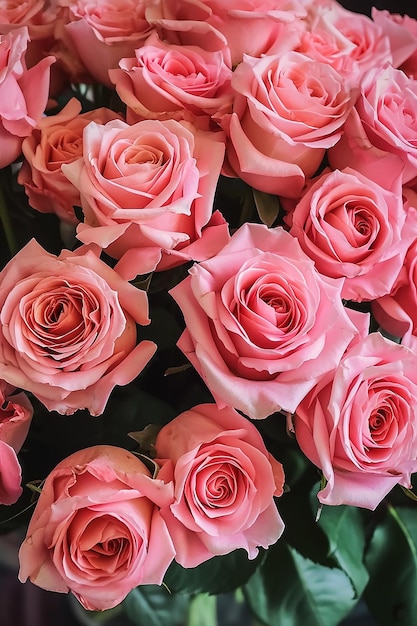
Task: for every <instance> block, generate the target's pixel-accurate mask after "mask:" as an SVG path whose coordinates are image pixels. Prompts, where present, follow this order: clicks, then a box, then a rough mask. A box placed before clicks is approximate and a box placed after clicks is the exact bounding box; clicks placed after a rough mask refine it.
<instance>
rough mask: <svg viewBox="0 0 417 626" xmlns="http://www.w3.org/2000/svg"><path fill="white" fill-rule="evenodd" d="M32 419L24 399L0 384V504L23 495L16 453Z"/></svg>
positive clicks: (29, 406) (30, 407)
mask: <svg viewBox="0 0 417 626" xmlns="http://www.w3.org/2000/svg"><path fill="white" fill-rule="evenodd" d="M32 415H33V407H32V405H31V403H30V402H29V399H28V398H27V396H26V395H25V394H24V393H23V392H16V390H15V389H14V387H11V386H10V385H8V384H7V383H6V382H4V381H0V504H14V503H15V502H16V500H17V499H18V498H19V496H20V495H21V493H22V487H21V484H20V483H21V474H22V472H21V468H20V464H19V461H18V459H17V453H18V452H19V451H20V448H21V447H22V445H23V443H24V441H25V439H26V436H27V434H28V431H29V426H30V422H31V419H32Z"/></svg>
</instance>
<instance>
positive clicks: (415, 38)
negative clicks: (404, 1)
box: [372, 7, 417, 77]
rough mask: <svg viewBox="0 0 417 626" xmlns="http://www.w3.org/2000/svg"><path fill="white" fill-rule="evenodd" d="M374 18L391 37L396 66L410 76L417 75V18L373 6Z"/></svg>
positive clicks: (393, 62)
mask: <svg viewBox="0 0 417 626" xmlns="http://www.w3.org/2000/svg"><path fill="white" fill-rule="evenodd" d="M372 18H373V20H374V22H375V23H376V24H378V26H379V27H380V28H381V30H382V31H383V32H384V33H385V34H386V36H387V37H388V39H389V42H390V47H391V52H392V57H393V61H392V64H393V66H394V67H399V68H400V69H402V70H403V72H405V73H406V74H407V75H408V76H410V77H413V76H414V77H416V76H417V20H416V19H414V18H413V17H410V16H409V15H399V14H398V13H390V12H389V11H378V9H376V8H375V7H373V8H372Z"/></svg>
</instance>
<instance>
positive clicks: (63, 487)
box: [19, 445, 174, 611]
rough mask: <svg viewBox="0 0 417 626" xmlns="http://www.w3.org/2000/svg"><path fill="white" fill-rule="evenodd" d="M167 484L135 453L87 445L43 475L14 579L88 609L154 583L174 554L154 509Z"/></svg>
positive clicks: (163, 499)
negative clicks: (64, 595) (64, 596)
mask: <svg viewBox="0 0 417 626" xmlns="http://www.w3.org/2000/svg"><path fill="white" fill-rule="evenodd" d="M170 499H172V489H171V486H170V485H164V484H163V483H162V481H160V480H157V479H154V478H152V476H151V473H150V471H149V470H148V469H147V468H146V466H145V465H144V464H143V463H142V461H140V460H139V459H138V458H137V457H136V456H135V455H134V454H132V453H131V452H128V451H127V450H123V449H122V448H117V447H115V446H107V445H103V446H93V447H91V448H87V449H85V450H79V451H77V452H75V453H74V454H72V455H71V456H69V457H68V458H66V459H64V460H63V461H61V463H59V464H58V465H57V466H56V467H55V469H53V470H52V472H51V473H50V474H49V475H48V477H47V479H46V481H45V484H44V486H43V488H42V493H41V495H40V497H39V500H38V502H37V504H36V508H35V511H34V513H33V515H32V518H31V520H30V523H29V527H28V530H27V534H26V539H25V541H24V542H23V544H22V546H21V548H20V551H19V560H20V572H19V579H20V581H21V582H25V581H26V580H27V579H28V578H29V579H30V580H31V581H32V582H33V583H34V584H35V585H38V586H39V587H42V588H43V589H47V590H49V591H55V592H59V593H67V592H68V591H71V592H72V593H73V594H74V595H75V596H76V598H77V599H78V600H79V601H80V602H81V604H82V605H83V606H84V607H85V608H86V609H88V610H96V611H102V610H106V609H110V608H112V607H114V606H116V605H117V604H120V602H122V600H123V599H124V598H125V597H126V595H127V594H128V593H129V591H131V590H132V589H133V588H134V587H137V586H138V585H144V584H157V585H160V584H161V582H162V579H163V577H164V575H165V572H166V570H167V569H168V566H169V565H170V563H171V562H172V559H173V557H174V549H173V546H172V542H171V539H170V536H169V534H168V531H167V528H166V525H165V523H164V521H163V520H162V518H161V516H160V513H159V507H160V506H164V505H166V503H167V502H169V501H170Z"/></svg>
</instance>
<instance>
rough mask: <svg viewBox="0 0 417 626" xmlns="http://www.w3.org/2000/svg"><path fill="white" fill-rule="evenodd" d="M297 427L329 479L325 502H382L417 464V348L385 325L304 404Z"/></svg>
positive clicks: (371, 505)
mask: <svg viewBox="0 0 417 626" xmlns="http://www.w3.org/2000/svg"><path fill="white" fill-rule="evenodd" d="M295 435H296V438H297V441H298V443H299V445H300V447H301V449H302V451H303V452H304V454H305V455H306V456H307V457H308V458H309V459H310V460H311V461H312V462H313V463H314V464H315V465H317V467H319V468H321V470H322V472H323V476H324V478H325V479H326V481H327V484H326V486H325V487H324V488H323V489H321V491H320V492H319V494H318V498H319V500H320V502H322V503H323V504H330V505H338V504H350V505H353V506H360V507H364V508H368V509H375V507H376V506H377V505H378V504H379V503H380V502H381V500H382V499H383V498H384V497H385V496H386V495H387V494H388V492H389V491H390V490H391V489H392V488H393V487H394V485H396V484H400V485H403V486H404V487H406V488H411V484H410V476H411V473H413V472H415V471H416V470H417V354H416V353H415V352H413V351H412V350H410V349H409V348H406V347H405V346H401V345H399V344H397V343H394V342H393V341H390V340H389V339H386V338H385V337H383V336H382V335H380V334H379V333H372V334H370V335H368V337H367V338H366V339H365V340H363V341H361V342H358V343H357V344H356V345H355V346H354V347H353V348H352V349H351V350H349V351H348V352H347V353H346V355H345V356H344V358H343V359H342V360H341V362H340V365H339V367H338V368H337V370H336V372H335V373H334V374H332V375H331V376H329V377H328V379H327V380H326V379H324V380H323V381H322V382H320V383H319V384H318V385H317V386H316V387H315V388H314V389H313V390H312V391H311V393H310V394H309V395H308V396H307V397H306V398H305V400H303V402H302V403H301V404H300V406H299V407H298V408H297V411H296V416H295Z"/></svg>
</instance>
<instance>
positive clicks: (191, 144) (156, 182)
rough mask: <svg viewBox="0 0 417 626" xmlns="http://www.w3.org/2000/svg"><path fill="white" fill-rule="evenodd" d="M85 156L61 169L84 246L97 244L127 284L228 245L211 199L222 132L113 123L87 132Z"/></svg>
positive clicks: (156, 122) (181, 125)
mask: <svg viewBox="0 0 417 626" xmlns="http://www.w3.org/2000/svg"><path fill="white" fill-rule="evenodd" d="M83 142H84V143H83V157H82V158H81V159H79V160H78V161H75V162H73V163H71V164H65V165H63V166H62V170H63V172H64V174H65V175H66V176H67V177H68V178H69V180H70V181H71V182H72V183H73V184H74V185H75V186H76V187H77V188H78V189H79V191H80V196H81V203H82V209H83V213H84V223H83V224H80V225H79V226H78V229H77V236H78V238H79V239H80V240H81V241H83V242H84V243H95V244H97V245H99V246H100V247H101V248H103V249H105V250H106V252H107V253H108V254H109V255H110V256H112V257H113V258H115V259H120V262H119V263H118V265H117V271H118V272H119V273H121V274H122V275H123V276H124V277H125V278H127V279H129V280H131V279H133V278H135V277H136V275H137V274H146V273H147V272H151V271H153V270H155V269H156V268H157V269H158V270H163V269H168V268H169V267H173V266H175V265H179V264H181V263H185V262H186V261H189V260H201V259H205V258H208V257H209V256H212V255H213V254H215V252H216V251H217V250H219V249H220V248H221V247H222V246H223V245H224V243H226V241H227V240H228V238H229V232H228V227H227V224H226V222H225V220H224V219H223V217H222V216H221V215H220V213H219V212H216V213H214V214H213V212H212V211H213V199H214V193H215V190H216V185H217V181H218V178H219V175H220V171H221V167H222V163H223V158H224V137H223V133H222V132H216V133H214V132H209V131H207V132H205V131H202V130H199V129H197V128H196V127H194V126H193V125H192V124H189V123H188V122H177V121H176V120H164V121H159V120H143V121H140V122H137V123H136V124H133V125H132V126H130V125H129V124H126V123H125V122H122V121H119V120H115V121H111V122H108V123H107V124H96V123H94V122H92V123H91V124H89V125H88V126H87V127H86V129H85V131H84V140H83Z"/></svg>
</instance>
